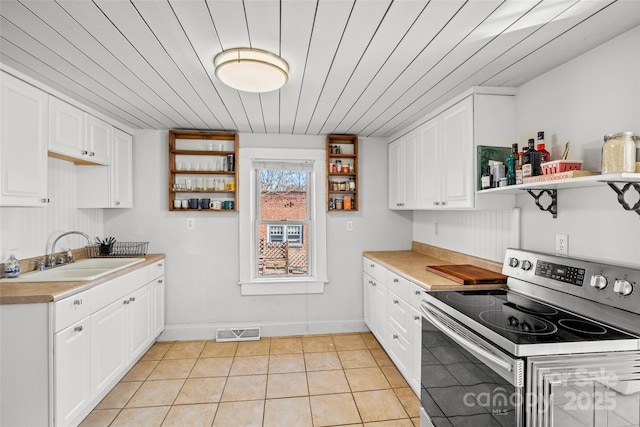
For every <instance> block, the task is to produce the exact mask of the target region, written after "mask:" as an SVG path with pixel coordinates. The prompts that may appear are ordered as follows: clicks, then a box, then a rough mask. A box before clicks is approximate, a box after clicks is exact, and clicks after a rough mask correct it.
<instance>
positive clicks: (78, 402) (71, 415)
mask: <svg viewBox="0 0 640 427" xmlns="http://www.w3.org/2000/svg"><path fill="white" fill-rule="evenodd" d="M53 347H54V350H53V352H54V355H55V361H56V363H55V364H54V371H53V383H54V393H53V396H54V399H53V400H54V405H55V411H54V413H55V425H59V426H66V425H73V423H74V420H76V419H77V418H78V417H79V416H81V414H83V411H84V410H85V408H86V407H87V406H88V405H89V403H90V401H91V362H90V360H91V320H90V318H89V317H86V318H84V319H82V320H81V321H80V322H78V323H75V324H73V325H71V326H69V327H68V328H66V329H63V330H62V331H60V332H58V333H57V334H55V335H54V339H53Z"/></svg>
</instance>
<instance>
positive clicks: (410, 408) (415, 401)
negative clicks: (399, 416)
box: [393, 387, 420, 418]
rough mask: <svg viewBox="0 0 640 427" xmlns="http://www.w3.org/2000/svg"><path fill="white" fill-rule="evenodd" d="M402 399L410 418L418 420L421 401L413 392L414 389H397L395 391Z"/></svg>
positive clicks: (401, 401)
mask: <svg viewBox="0 0 640 427" xmlns="http://www.w3.org/2000/svg"><path fill="white" fill-rule="evenodd" d="M393 391H394V392H395V393H396V396H398V399H400V403H402V406H403V407H404V410H405V411H407V414H409V416H410V417H412V418H416V417H419V416H420V399H419V398H418V396H416V394H415V393H414V392H413V389H412V388H410V387H407V388H396V389H394V390H393Z"/></svg>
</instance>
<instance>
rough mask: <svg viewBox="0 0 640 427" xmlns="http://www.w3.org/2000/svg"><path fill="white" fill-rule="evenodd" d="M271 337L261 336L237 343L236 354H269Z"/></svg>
mask: <svg viewBox="0 0 640 427" xmlns="http://www.w3.org/2000/svg"><path fill="white" fill-rule="evenodd" d="M270 348H271V339H270V338H262V339H259V340H256V341H243V342H240V343H238V350H237V351H236V356H263V355H268V354H269V349H270Z"/></svg>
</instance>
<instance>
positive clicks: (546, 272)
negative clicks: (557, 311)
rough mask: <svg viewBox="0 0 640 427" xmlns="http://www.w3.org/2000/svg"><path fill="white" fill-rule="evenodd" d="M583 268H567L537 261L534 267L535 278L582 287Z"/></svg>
mask: <svg viewBox="0 0 640 427" xmlns="http://www.w3.org/2000/svg"><path fill="white" fill-rule="evenodd" d="M584 273H585V270H584V268H577V267H569V266H568V265H559V264H554V263H552V262H545V261H538V263H537V265H536V276H542V277H546V278H548V279H553V280H558V281H560V282H564V283H569V284H571V285H575V286H582V284H583V283H584Z"/></svg>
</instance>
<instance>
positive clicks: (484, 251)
mask: <svg viewBox="0 0 640 427" xmlns="http://www.w3.org/2000/svg"><path fill="white" fill-rule="evenodd" d="M519 224H520V210H519V209H518V208H516V209H512V210H509V209H508V210H480V211H414V213H413V240H415V241H417V242H421V243H426V244H429V245H434V246H439V247H442V248H445V249H449V250H453V251H457V252H463V253H466V254H469V255H474V256H477V257H481V258H485V259H489V260H492V261H498V262H502V261H503V258H504V252H505V249H506V248H508V247H519V244H520V230H519Z"/></svg>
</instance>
